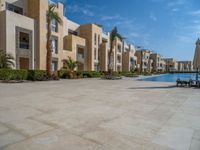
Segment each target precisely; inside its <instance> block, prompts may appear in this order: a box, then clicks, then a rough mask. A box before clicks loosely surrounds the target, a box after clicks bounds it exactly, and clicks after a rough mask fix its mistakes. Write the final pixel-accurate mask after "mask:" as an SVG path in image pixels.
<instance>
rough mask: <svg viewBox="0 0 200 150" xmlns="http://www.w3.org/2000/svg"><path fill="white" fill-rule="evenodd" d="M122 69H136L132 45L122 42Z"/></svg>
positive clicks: (134, 51)
mask: <svg viewBox="0 0 200 150" xmlns="http://www.w3.org/2000/svg"><path fill="white" fill-rule="evenodd" d="M123 50H124V51H123V54H122V71H135V70H136V69H137V57H136V56H135V53H136V49H135V47H134V46H133V45H131V44H127V43H126V42H123Z"/></svg>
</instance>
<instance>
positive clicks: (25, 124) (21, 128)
mask: <svg viewBox="0 0 200 150" xmlns="http://www.w3.org/2000/svg"><path fill="white" fill-rule="evenodd" d="M7 125H9V127H10V128H11V129H12V128H14V130H17V131H18V132H21V133H23V134H25V135H27V136H34V135H37V134H40V133H43V132H45V131H48V130H51V129H53V127H51V126H48V125H46V124H43V123H40V122H38V121H35V120H30V119H23V120H16V121H11V122H8V123H7Z"/></svg>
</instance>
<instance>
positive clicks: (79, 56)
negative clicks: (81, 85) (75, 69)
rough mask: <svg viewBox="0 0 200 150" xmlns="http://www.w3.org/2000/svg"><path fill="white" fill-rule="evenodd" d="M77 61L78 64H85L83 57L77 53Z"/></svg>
mask: <svg viewBox="0 0 200 150" xmlns="http://www.w3.org/2000/svg"><path fill="white" fill-rule="evenodd" d="M77 61H78V62H80V63H84V62H85V59H84V55H83V54H80V53H78V54H77Z"/></svg>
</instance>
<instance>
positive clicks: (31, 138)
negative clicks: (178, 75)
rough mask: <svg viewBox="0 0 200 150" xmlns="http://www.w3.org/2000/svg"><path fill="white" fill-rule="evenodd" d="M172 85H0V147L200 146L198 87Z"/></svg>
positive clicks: (166, 149) (120, 149)
mask: <svg viewBox="0 0 200 150" xmlns="http://www.w3.org/2000/svg"><path fill="white" fill-rule="evenodd" d="M174 85H175V83H164V82H162V83H161V82H146V81H133V80H132V79H128V78H126V79H123V80H117V81H106V80H99V79H83V80H61V81H55V82H54V81H52V82H35V83H19V84H1V83H0V150H56V149H57V150H200V89H193V88H176V87H175V86H174Z"/></svg>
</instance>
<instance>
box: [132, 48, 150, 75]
mask: <svg viewBox="0 0 200 150" xmlns="http://www.w3.org/2000/svg"><path fill="white" fill-rule="evenodd" d="M151 54H152V52H151V51H150V50H146V49H142V50H138V51H136V53H135V56H136V57H137V63H138V65H139V71H140V72H152V69H153V60H152V59H151V58H150V55H151Z"/></svg>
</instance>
